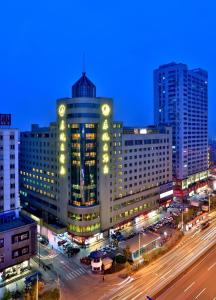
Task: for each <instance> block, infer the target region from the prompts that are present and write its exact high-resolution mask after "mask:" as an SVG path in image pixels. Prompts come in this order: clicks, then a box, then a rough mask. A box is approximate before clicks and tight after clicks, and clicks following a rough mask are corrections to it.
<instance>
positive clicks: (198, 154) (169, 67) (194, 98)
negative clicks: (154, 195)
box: [154, 63, 208, 197]
mask: <svg viewBox="0 0 216 300" xmlns="http://www.w3.org/2000/svg"><path fill="white" fill-rule="evenodd" d="M154 116H155V124H157V125H158V124H167V125H169V126H171V127H172V134H173V141H172V143H173V146H172V147H173V176H174V181H175V192H174V193H175V195H176V196H180V197H184V196H186V195H188V194H190V193H193V192H194V191H196V190H197V189H199V188H200V187H202V186H205V185H207V177H208V73H207V72H206V71H204V70H202V69H193V70H189V69H188V67H187V65H185V64H182V63H178V64H177V63H170V64H166V65H162V66H160V67H159V68H158V69H156V70H155V71H154Z"/></svg>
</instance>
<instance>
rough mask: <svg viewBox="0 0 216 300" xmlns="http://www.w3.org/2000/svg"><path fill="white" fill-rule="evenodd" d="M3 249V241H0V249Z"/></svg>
mask: <svg viewBox="0 0 216 300" xmlns="http://www.w3.org/2000/svg"><path fill="white" fill-rule="evenodd" d="M3 247H4V239H0V248H3Z"/></svg>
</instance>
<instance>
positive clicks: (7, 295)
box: [1, 290, 11, 300]
mask: <svg viewBox="0 0 216 300" xmlns="http://www.w3.org/2000/svg"><path fill="white" fill-rule="evenodd" d="M10 299H11V292H10V291H9V290H5V292H4V295H3V297H2V298H1V300H10Z"/></svg>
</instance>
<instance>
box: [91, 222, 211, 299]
mask: <svg viewBox="0 0 216 300" xmlns="http://www.w3.org/2000/svg"><path fill="white" fill-rule="evenodd" d="M215 224H216V222H215V221H213V222H212V224H211V226H210V227H209V228H207V229H205V230H204V231H200V232H198V231H197V232H195V233H190V234H187V235H186V236H185V237H184V238H183V239H182V241H181V242H180V243H179V244H178V245H177V246H176V247H174V248H173V249H172V250H171V251H170V252H168V253H167V254H165V255H164V256H162V257H161V258H159V259H157V260H156V261H155V262H153V263H152V264H150V265H149V266H147V267H145V268H143V269H141V270H140V271H138V272H137V273H136V274H135V275H134V276H133V279H134V280H133V281H130V282H125V283H124V284H122V285H121V286H120V287H118V288H114V287H113V288H112V289H110V290H109V291H106V293H103V294H104V295H103V296H102V297H99V298H98V299H107V300H108V299H109V300H116V299H124V300H135V299H138V300H139V299H143V297H144V296H146V295H149V296H153V295H154V294H156V292H158V291H159V290H160V289H162V288H163V287H164V286H166V285H167V284H168V283H169V282H170V281H171V280H172V279H173V278H174V277H175V276H177V275H178V274H180V273H181V272H182V271H183V270H184V269H185V268H186V267H187V266H188V265H190V264H191V263H192V262H194V261H196V260H197V258H198V257H199V256H200V255H201V254H202V253H204V251H206V249H208V248H209V247H210V246H212V245H214V243H215V237H216V226H215ZM92 299H94V298H92ZM173 299H175V298H173Z"/></svg>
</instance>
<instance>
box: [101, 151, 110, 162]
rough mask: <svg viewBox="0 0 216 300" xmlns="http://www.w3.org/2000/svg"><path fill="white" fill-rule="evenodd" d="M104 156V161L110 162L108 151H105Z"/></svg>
mask: <svg viewBox="0 0 216 300" xmlns="http://www.w3.org/2000/svg"><path fill="white" fill-rule="evenodd" d="M102 158H103V163H108V162H109V155H108V154H107V153H104V154H103V157H102Z"/></svg>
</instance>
